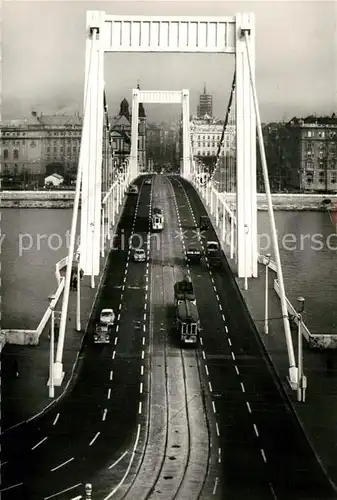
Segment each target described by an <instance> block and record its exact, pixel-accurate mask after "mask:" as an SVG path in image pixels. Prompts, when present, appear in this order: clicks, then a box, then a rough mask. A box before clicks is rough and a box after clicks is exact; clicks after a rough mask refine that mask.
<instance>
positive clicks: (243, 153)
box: [235, 14, 257, 278]
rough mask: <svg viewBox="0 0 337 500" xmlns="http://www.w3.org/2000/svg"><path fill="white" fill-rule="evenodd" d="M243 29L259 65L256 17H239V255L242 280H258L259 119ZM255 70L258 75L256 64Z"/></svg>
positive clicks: (237, 154)
mask: <svg viewBox="0 0 337 500" xmlns="http://www.w3.org/2000/svg"><path fill="white" fill-rule="evenodd" d="M242 29H249V30H250V35H249V36H250V42H251V47H252V59H253V61H254V62H255V51H254V44H255V23H254V16H253V14H237V15H236V59H235V61H236V62H235V64H236V90H235V92H236V147H237V150H236V207H237V208H236V218H237V219H236V220H237V252H236V253H237V259H238V276H239V277H240V278H243V277H245V276H246V275H247V276H248V277H252V276H253V277H256V276H257V206H256V116H255V109H254V101H253V94H252V89H251V84H250V74H249V65H248V58H247V54H246V45H245V39H244V37H243V36H242V32H241V30H242ZM253 68H254V69H253V71H254V74H255V64H253ZM247 228H248V232H247ZM246 257H247V258H246Z"/></svg>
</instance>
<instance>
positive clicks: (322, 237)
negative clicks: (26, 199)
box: [1, 208, 337, 333]
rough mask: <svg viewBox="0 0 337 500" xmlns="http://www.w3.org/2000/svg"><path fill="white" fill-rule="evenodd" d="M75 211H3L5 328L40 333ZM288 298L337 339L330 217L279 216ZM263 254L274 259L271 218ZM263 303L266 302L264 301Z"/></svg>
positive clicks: (336, 271) (335, 239) (335, 252)
mask: <svg viewBox="0 0 337 500" xmlns="http://www.w3.org/2000/svg"><path fill="white" fill-rule="evenodd" d="M71 215H72V210H71V209H58V210H53V209H11V208H7V209H2V221H1V234H2V246H1V263H2V266H1V267H2V290H1V294H2V322H1V326H2V328H28V329H34V328H36V327H37V325H38V323H39V321H40V319H41V317H42V314H43V313H44V311H45V310H46V307H47V305H48V295H49V294H51V293H53V292H55V289H56V278H55V274H54V273H55V263H56V262H57V261H58V260H60V259H61V258H63V257H64V256H65V255H66V252H67V246H68V245H69V232H68V233H67V230H68V231H69V229H70V224H71ZM275 220H276V227H277V231H278V240H279V245H280V253H281V261H282V265H283V273H284V281H285V287H286V293H287V296H288V298H289V300H290V301H291V302H292V303H293V304H294V305H295V304H296V298H297V297H298V296H299V295H303V296H304V297H305V299H306V303H305V316H304V318H305V322H306V324H307V326H308V327H309V329H310V331H311V332H312V333H337V307H336V305H337V236H336V234H335V233H336V228H335V226H334V225H333V223H332V222H331V220H330V217H329V214H328V213H327V212H289V211H284V212H280V211H278V212H275ZM258 233H259V244H260V251H261V253H264V254H265V253H268V251H269V252H270V253H273V252H272V251H271V244H270V225H269V219H268V213H267V212H259V213H258ZM261 300H263V297H261Z"/></svg>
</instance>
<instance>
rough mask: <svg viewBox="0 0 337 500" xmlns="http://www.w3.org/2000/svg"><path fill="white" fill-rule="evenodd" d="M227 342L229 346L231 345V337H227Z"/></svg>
mask: <svg viewBox="0 0 337 500" xmlns="http://www.w3.org/2000/svg"><path fill="white" fill-rule="evenodd" d="M228 343H229V345H230V346H231V345H232V341H231V339H230V338H229V337H228Z"/></svg>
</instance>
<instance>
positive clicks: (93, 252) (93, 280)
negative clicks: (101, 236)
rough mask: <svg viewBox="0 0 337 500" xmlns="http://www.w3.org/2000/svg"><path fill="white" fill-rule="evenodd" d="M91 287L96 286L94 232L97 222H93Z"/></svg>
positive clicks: (91, 225)
mask: <svg viewBox="0 0 337 500" xmlns="http://www.w3.org/2000/svg"><path fill="white" fill-rule="evenodd" d="M90 227H91V233H92V237H91V288H95V276H94V262H95V260H94V259H95V245H94V232H95V223H94V222H91V224H90Z"/></svg>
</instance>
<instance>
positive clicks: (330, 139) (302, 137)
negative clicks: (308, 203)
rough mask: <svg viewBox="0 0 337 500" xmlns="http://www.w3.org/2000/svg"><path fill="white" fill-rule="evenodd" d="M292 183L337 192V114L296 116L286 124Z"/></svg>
mask: <svg viewBox="0 0 337 500" xmlns="http://www.w3.org/2000/svg"><path fill="white" fill-rule="evenodd" d="M287 128H288V130H289V141H288V144H287V151H288V152H290V154H291V159H292V169H291V174H292V175H291V184H292V187H293V188H295V189H297V190H299V191H302V192H318V193H319V192H321V193H336V192H337V118H336V116H335V115H334V114H333V115H332V116H331V117H314V116H308V117H307V118H304V119H297V118H293V119H292V120H291V121H290V122H289V124H288V125H287Z"/></svg>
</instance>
